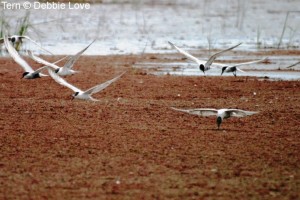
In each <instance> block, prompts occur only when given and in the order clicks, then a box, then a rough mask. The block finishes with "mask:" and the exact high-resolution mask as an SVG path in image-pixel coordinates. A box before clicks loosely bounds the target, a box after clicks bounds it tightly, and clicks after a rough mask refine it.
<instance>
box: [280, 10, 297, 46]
mask: <svg viewBox="0 0 300 200" xmlns="http://www.w3.org/2000/svg"><path fill="white" fill-rule="evenodd" d="M290 13H300V11H288V12H287V13H286V17H285V21H284V25H283V29H282V32H281V36H280V38H279V42H278V46H277V48H278V49H279V47H280V45H281V42H282V38H283V35H284V32H285V29H286V25H287V20H288V18H289V15H290Z"/></svg>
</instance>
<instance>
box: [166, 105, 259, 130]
mask: <svg viewBox="0 0 300 200" xmlns="http://www.w3.org/2000/svg"><path fill="white" fill-rule="evenodd" d="M171 108H172V109H173V110H176V111H180V112H185V113H189V114H192V115H198V116H202V117H207V116H217V125H218V129H220V125H221V123H222V121H223V120H224V119H227V118H230V117H246V116H249V115H253V114H257V113H258V112H254V111H246V110H240V109H226V108H224V109H219V110H217V109H213V108H195V109H187V110H185V109H178V108H174V107H171Z"/></svg>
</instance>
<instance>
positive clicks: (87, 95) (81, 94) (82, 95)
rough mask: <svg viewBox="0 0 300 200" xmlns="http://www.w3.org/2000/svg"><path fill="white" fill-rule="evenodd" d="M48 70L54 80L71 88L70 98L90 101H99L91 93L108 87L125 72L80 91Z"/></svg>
mask: <svg viewBox="0 0 300 200" xmlns="http://www.w3.org/2000/svg"><path fill="white" fill-rule="evenodd" d="M48 72H49V74H50V76H51V77H52V78H53V79H54V81H56V82H57V83H59V84H60V85H63V86H65V87H67V88H69V89H71V90H73V91H74V92H75V93H74V94H73V95H72V97H73V98H72V100H73V99H81V100H91V101H99V100H97V99H94V98H93V97H92V96H91V95H92V94H95V93H97V92H100V91H101V90H103V89H105V88H106V87H108V86H109V85H110V84H112V83H113V82H115V81H117V80H118V79H119V78H120V77H121V76H122V75H123V74H125V73H126V72H123V73H122V74H120V75H119V76H117V77H115V78H113V79H111V80H109V81H106V82H104V83H101V84H98V85H96V86H94V87H92V88H90V89H88V90H86V91H82V90H81V89H79V88H77V87H75V86H74V85H72V84H70V83H68V82H67V81H66V80H65V79H63V78H61V77H60V76H59V75H57V74H56V73H55V72H54V71H53V70H52V69H51V68H49V67H48Z"/></svg>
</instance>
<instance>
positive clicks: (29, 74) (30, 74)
mask: <svg viewBox="0 0 300 200" xmlns="http://www.w3.org/2000/svg"><path fill="white" fill-rule="evenodd" d="M4 45H5V47H6V49H7V51H8V53H9V54H10V56H11V57H12V58H13V59H14V61H15V62H16V63H18V64H19V65H20V66H21V67H22V68H23V70H24V71H25V72H24V73H23V75H22V78H26V79H35V78H40V77H41V76H47V75H44V74H41V73H40V72H41V71H42V70H43V69H44V68H45V67H46V66H44V67H41V68H39V69H37V70H33V69H32V68H31V67H30V65H29V64H28V63H27V62H26V61H25V60H24V59H23V58H22V57H21V56H20V55H19V53H18V52H17V51H16V49H15V48H14V47H13V46H12V44H11V43H10V41H9V40H8V38H7V37H6V35H5V34H4Z"/></svg>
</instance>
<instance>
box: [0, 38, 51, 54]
mask: <svg viewBox="0 0 300 200" xmlns="http://www.w3.org/2000/svg"><path fill="white" fill-rule="evenodd" d="M23 39H27V40H29V41H31V42H32V43H34V44H35V45H36V46H38V47H39V48H41V49H43V50H44V51H46V52H48V53H50V54H52V55H53V53H51V52H50V51H48V50H47V49H45V48H43V47H42V46H41V45H39V44H38V43H37V42H36V41H34V40H33V39H31V38H30V37H28V36H26V35H22V36H20V35H12V36H10V37H8V40H9V41H11V42H12V43H13V44H15V43H17V42H20V43H22V42H23ZM3 42H4V38H1V39H0V44H1V43H3Z"/></svg>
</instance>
